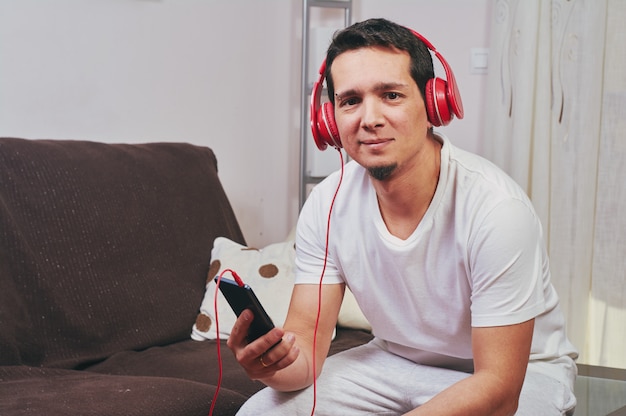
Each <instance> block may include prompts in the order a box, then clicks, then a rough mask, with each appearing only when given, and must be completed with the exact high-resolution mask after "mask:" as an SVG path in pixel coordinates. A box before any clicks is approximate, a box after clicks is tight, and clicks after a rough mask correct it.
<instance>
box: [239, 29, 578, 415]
mask: <svg viewBox="0 0 626 416" xmlns="http://www.w3.org/2000/svg"><path fill="white" fill-rule="evenodd" d="M326 64H327V68H326V79H327V83H328V87H329V95H330V99H331V101H332V102H333V104H334V116H335V120H336V125H337V129H338V133H339V136H340V138H341V143H342V145H343V147H344V149H345V151H346V152H347V154H348V155H349V156H350V157H351V158H352V159H353V161H351V162H350V163H348V164H347V165H346V167H345V174H344V177H343V182H342V185H341V188H340V190H339V193H338V196H337V199H336V202H335V206H334V209H333V212H332V220H331V221H332V223H331V224H332V225H331V229H330V239H329V242H328V257H327V263H325V261H324V259H325V252H326V224H327V216H328V213H329V209H330V205H331V200H332V197H333V194H334V192H335V189H336V186H337V182H338V175H339V173H336V174H333V175H331V176H330V177H329V178H328V179H327V180H326V181H324V182H323V183H321V184H320V185H319V186H317V187H316V188H315V189H314V191H313V192H312V194H311V196H310V197H309V199H308V201H307V203H306V204H305V207H304V208H303V210H302V213H301V215H300V220H299V222H298V228H297V239H296V249H297V255H296V263H297V274H296V285H295V288H294V291H293V295H292V300H291V306H290V309H289V315H288V317H287V321H286V322H285V325H284V328H276V329H274V330H272V331H270V332H269V333H268V334H267V335H265V336H264V337H262V338H260V339H259V340H257V341H255V342H253V343H250V344H246V341H245V335H246V332H247V329H248V326H249V324H250V320H251V319H252V315H251V313H249V311H248V312H246V313H243V314H242V315H241V316H240V318H239V319H238V321H237V323H236V325H235V327H234V328H233V331H232V334H231V336H230V339H229V341H228V345H229V347H230V348H231V350H232V351H233V352H234V354H235V356H236V357H237V360H238V362H239V363H240V364H241V365H242V366H243V368H244V369H245V370H246V372H247V373H248V375H249V376H250V377H251V378H253V379H258V380H261V381H263V382H264V383H265V384H267V385H268V386H269V387H270V388H267V389H264V390H262V391H261V392H259V393H257V395H255V396H254V397H252V398H251V399H250V400H249V401H248V402H247V403H246V404H245V405H244V406H243V408H242V409H241V411H240V414H242V415H265V414H267V415H290V416H291V415H298V414H303V415H308V414H309V413H310V411H311V404H312V395H313V392H312V390H313V389H312V388H311V387H310V386H311V384H312V382H313V372H314V371H315V372H316V374H318V375H320V378H319V379H318V380H317V383H316V385H317V391H316V394H317V407H316V410H317V412H316V413H317V414H319V415H342V416H343V415H358V414H379V415H383V414H384V415H392V414H393V415H395V414H408V415H464V416H467V415H481V416H484V415H512V414H517V415H532V416H537V415H563V414H569V413H571V412H572V410H573V407H574V405H575V402H576V400H575V398H574V395H573V393H572V388H573V382H574V378H575V374H576V366H575V364H574V359H575V358H576V351H575V349H574V347H573V346H572V345H571V344H570V342H569V341H568V340H567V338H566V336H565V333H564V323H563V317H562V314H561V312H560V310H559V307H558V298H557V295H556V293H555V291H554V289H553V287H552V285H551V284H550V271H549V266H548V258H547V254H546V249H545V247H544V243H543V240H542V239H543V235H542V228H541V225H540V223H539V220H538V218H537V216H536V214H535V212H534V210H533V208H532V205H531V203H530V201H529V200H528V198H527V196H526V195H525V193H524V192H523V190H522V189H521V188H519V187H518V186H517V185H516V184H515V183H514V182H513V181H512V180H511V179H510V178H509V177H508V176H506V175H505V174H504V173H503V172H501V171H500V170H498V169H497V168H496V167H495V166H493V165H492V164H490V163H489V162H487V161H485V160H484V159H482V158H480V157H478V156H475V155H472V154H469V153H466V152H464V151H462V150H460V149H458V148H456V147H454V146H453V145H452V144H451V143H450V141H448V139H447V138H445V137H444V136H442V135H440V134H436V133H434V132H433V128H432V123H431V121H429V119H428V116H427V111H426V107H425V102H424V95H425V92H424V91H425V85H426V81H427V80H429V79H431V78H433V76H434V73H433V64H432V58H431V56H430V52H429V50H428V48H427V46H425V44H424V43H423V42H422V41H421V40H420V39H418V38H417V37H416V36H415V35H414V34H413V33H412V32H411V31H409V30H407V29H406V28H404V27H401V26H398V25H396V24H394V23H391V22H389V21H386V20H383V19H372V20H368V21H365V22H361V23H357V24H355V25H353V26H351V27H349V28H347V29H345V30H343V31H341V32H339V33H338V34H337V35H336V36H335V38H334V40H333V42H332V44H331V46H330V47H329V50H328V54H327V59H326ZM324 267H325V273H324V278H323V285H322V289H321V293H322V296H321V302H322V305H321V318H320V320H319V327H318V329H317V342H316V343H315V358H316V359H315V361H314V360H313V349H314V348H313V347H314V343H313V334H314V333H315V327H316V314H317V310H318V282H319V280H320V275H321V273H322V269H323V268H324ZM345 285H348V286H349V287H350V289H351V290H352V292H353V293H354V295H355V297H356V299H357V301H358V303H359V306H360V307H361V309H362V310H363V312H364V314H365V316H366V317H367V318H368V320H369V322H370V323H371V325H372V328H373V333H374V335H375V339H374V340H373V341H372V342H370V343H369V344H367V345H365V346H360V347H357V348H354V349H352V350H349V351H345V352H343V353H340V354H337V355H334V356H332V357H330V358H328V359H327V358H326V357H327V353H328V349H329V345H330V341H331V336H332V333H333V328H334V327H335V324H336V321H337V315H338V311H339V308H340V304H341V301H342V298H343V293H344V288H345ZM281 338H282V342H281V343H280V344H278V345H277V346H275V347H273V348H272V346H273V345H274V344H275V343H276V342H277V341H278V340H280V339H281ZM314 362H315V367H316V368H313V363H314ZM322 366H323V367H324V372H323V373H322ZM303 389H304V390H303ZM516 412H517V413H516Z"/></svg>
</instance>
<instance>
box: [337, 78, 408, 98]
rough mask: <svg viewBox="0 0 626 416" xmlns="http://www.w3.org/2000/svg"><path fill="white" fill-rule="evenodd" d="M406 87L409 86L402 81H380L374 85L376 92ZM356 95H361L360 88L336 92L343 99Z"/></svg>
mask: <svg viewBox="0 0 626 416" xmlns="http://www.w3.org/2000/svg"><path fill="white" fill-rule="evenodd" d="M404 88H408V85H407V84H404V83H402V82H379V83H378V84H376V85H375V86H374V88H373V90H374V91H375V92H381V91H388V90H395V89H404ZM354 95H359V90H357V89H349V90H346V91H343V92H336V93H335V98H337V99H339V100H341V99H342V98H345V97H351V96H354Z"/></svg>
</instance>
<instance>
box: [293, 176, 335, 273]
mask: <svg viewBox="0 0 626 416" xmlns="http://www.w3.org/2000/svg"><path fill="white" fill-rule="evenodd" d="M328 201H330V198H329V197H325V196H324V194H323V192H321V191H320V187H319V186H318V187H315V188H314V189H313V191H312V192H311V194H310V195H309V198H308V199H307V201H306V202H305V204H304V206H303V207H302V210H301V212H300V217H299V218H298V224H297V227H296V272H295V273H296V276H295V284H319V283H320V279H321V277H322V272H323V273H324V276H323V280H322V282H323V283H325V284H326V283H331V284H336V283H343V278H342V277H341V274H340V272H339V270H338V269H337V267H336V265H335V262H334V259H333V257H332V253H329V255H328V257H327V258H326V264H325V265H324V259H325V257H326V230H327V224H328V211H329V204H328ZM331 227H332V220H331Z"/></svg>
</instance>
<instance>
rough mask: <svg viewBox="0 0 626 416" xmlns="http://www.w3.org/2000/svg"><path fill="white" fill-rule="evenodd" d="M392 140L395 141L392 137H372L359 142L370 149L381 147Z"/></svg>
mask: <svg viewBox="0 0 626 416" xmlns="http://www.w3.org/2000/svg"><path fill="white" fill-rule="evenodd" d="M391 142H393V139H391V138H372V139H363V140H359V144H360V145H362V146H365V147H367V148H368V149H380V148H382V147H384V146H386V145H387V144H389V143H391Z"/></svg>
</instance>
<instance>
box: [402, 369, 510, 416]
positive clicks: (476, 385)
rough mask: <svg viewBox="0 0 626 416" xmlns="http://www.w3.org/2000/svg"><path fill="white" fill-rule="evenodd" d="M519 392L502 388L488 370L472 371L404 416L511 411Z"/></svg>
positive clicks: (481, 413) (465, 414)
mask: <svg viewBox="0 0 626 416" xmlns="http://www.w3.org/2000/svg"><path fill="white" fill-rule="evenodd" d="M518 398H519V392H516V391H511V390H510V389H508V390H507V389H506V388H505V386H504V385H503V383H502V380H500V379H498V378H497V377H495V376H492V375H491V374H486V373H484V374H474V375H472V376H470V377H468V378H466V379H464V380H462V381H460V382H458V383H456V384H454V385H452V386H450V387H449V388H447V389H446V390H444V391H442V392H441V393H439V394H438V395H436V396H435V397H433V398H432V399H431V400H429V401H428V402H427V403H426V404H424V405H423V406H420V407H418V408H417V409H414V410H412V411H410V412H408V413H406V416H420V415H442V416H443V415H445V416H453V415H463V416H471V415H480V416H485V415H489V416H491V415H493V416H499V415H513V414H514V413H515V410H516V409H517V402H518Z"/></svg>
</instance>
